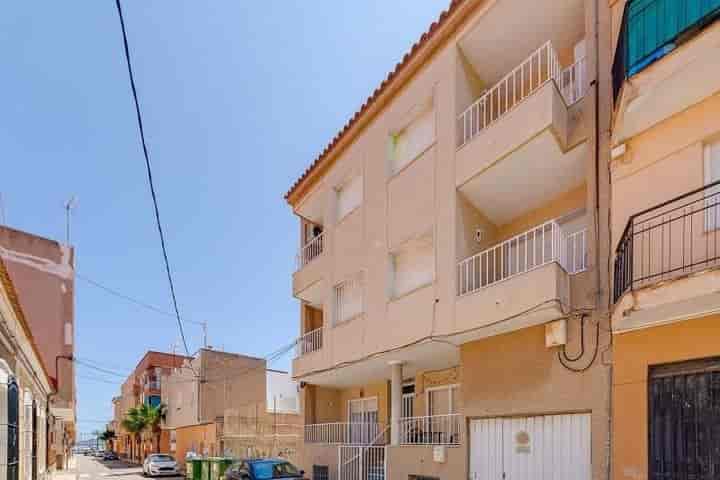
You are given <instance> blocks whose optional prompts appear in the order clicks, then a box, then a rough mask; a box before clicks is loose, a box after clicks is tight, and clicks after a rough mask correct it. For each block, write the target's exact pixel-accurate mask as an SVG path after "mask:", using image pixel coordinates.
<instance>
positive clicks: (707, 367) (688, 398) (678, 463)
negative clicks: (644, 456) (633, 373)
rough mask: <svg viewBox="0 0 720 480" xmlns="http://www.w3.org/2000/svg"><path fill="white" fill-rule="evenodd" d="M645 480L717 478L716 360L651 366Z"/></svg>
mask: <svg viewBox="0 0 720 480" xmlns="http://www.w3.org/2000/svg"><path fill="white" fill-rule="evenodd" d="M648 390H649V392H648V394H649V395H648V396H649V408H650V415H649V420H650V425H649V428H650V445H649V452H648V453H649V457H650V458H649V472H648V473H649V480H660V479H663V480H667V479H672V480H714V479H716V478H719V476H720V359H711V360H699V361H693V362H685V363H679V364H673V365H664V366H659V367H654V368H652V369H651V370H650V381H649V384H648Z"/></svg>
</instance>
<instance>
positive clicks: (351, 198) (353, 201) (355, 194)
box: [337, 175, 363, 221]
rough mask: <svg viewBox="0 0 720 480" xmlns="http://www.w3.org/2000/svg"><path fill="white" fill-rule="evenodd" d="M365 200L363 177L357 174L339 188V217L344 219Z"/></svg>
mask: <svg viewBox="0 0 720 480" xmlns="http://www.w3.org/2000/svg"><path fill="white" fill-rule="evenodd" d="M362 201H363V177H362V175H356V176H354V177H353V178H351V179H350V180H348V181H347V182H345V183H343V184H342V185H341V186H340V187H339V188H338V189H337V219H338V221H340V220H342V219H343V218H345V216H347V215H348V214H349V213H350V212H352V211H353V210H355V209H356V208H358V207H359V206H360V204H362Z"/></svg>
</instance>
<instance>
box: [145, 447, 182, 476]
mask: <svg viewBox="0 0 720 480" xmlns="http://www.w3.org/2000/svg"><path fill="white" fill-rule="evenodd" d="M179 474H180V468H179V467H178V464H177V462H176V461H175V459H174V458H173V457H171V456H170V455H167V454H164V453H153V454H152V455H148V457H147V458H146V459H145V461H144V462H143V476H145V477H155V476H159V475H179Z"/></svg>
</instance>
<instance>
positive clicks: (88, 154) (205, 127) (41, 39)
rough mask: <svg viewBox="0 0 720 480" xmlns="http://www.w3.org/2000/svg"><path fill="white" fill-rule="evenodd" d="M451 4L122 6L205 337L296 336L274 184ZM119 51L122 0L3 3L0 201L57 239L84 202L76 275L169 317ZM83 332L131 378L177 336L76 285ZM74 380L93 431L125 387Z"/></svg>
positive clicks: (292, 240) (32, 228) (89, 377)
mask: <svg viewBox="0 0 720 480" xmlns="http://www.w3.org/2000/svg"><path fill="white" fill-rule="evenodd" d="M447 3H448V0H423V1H418V0H393V1H392V2H387V1H382V0H364V1H343V2H340V1H331V0H322V1H321V0H317V1H299V0H295V1H287V0H286V1H283V0H254V1H251V0H213V1H212V2H198V1H191V0H185V1H179V0H176V1H171V0H164V1H163V0H154V1H147V0H124V1H123V7H124V14H125V20H126V23H127V28H128V35H129V40H130V46H131V53H132V55H133V63H134V64H133V67H134V70H135V79H136V82H137V85H138V92H139V96H140V102H141V108H142V110H143V115H144V122H145V128H146V134H147V139H148V145H149V150H150V155H151V159H152V162H153V166H154V175H155V179H156V188H157V191H158V196H159V201H160V210H161V215H162V217H163V223H164V227H165V231H166V236H167V241H168V248H169V255H170V261H171V264H172V267H173V270H174V278H175V283H176V288H177V294H178V300H179V304H180V310H181V314H182V315H184V316H186V317H188V318H191V319H193V320H196V321H200V320H207V321H208V322H209V325H210V326H209V333H210V343H211V344H212V345H214V346H216V347H218V348H224V349H226V350H228V351H235V352H240V353H247V354H250V355H258V356H261V355H265V354H267V353H269V352H270V351H273V350H275V349H276V348H278V347H279V346H281V345H284V344H286V343H289V342H290V341H291V340H292V339H293V338H294V337H296V336H297V333H298V328H299V322H298V307H297V302H296V301H295V300H294V299H293V298H292V296H291V291H290V281H291V273H292V270H293V267H294V255H295V252H296V247H297V232H298V228H297V220H296V219H295V217H294V216H293V215H292V214H291V211H290V209H289V207H288V206H287V205H286V204H285V202H284V200H283V199H282V195H283V193H284V192H285V191H286V190H287V188H288V187H289V186H290V185H291V183H292V182H293V181H294V180H295V178H296V177H297V176H298V175H299V174H300V173H301V172H302V171H303V170H304V168H305V167H306V166H307V165H308V164H309V163H310V162H311V161H312V160H313V159H314V158H315V156H316V154H317V152H319V151H321V150H322V149H323V148H324V147H325V145H326V144H327V142H328V140H329V139H331V138H332V137H333V136H334V135H335V133H336V132H337V131H338V130H339V129H340V127H342V125H343V124H344V123H345V122H346V121H347V119H348V118H349V117H350V116H351V115H352V114H353V113H354V112H355V111H356V109H357V108H358V107H359V106H360V105H362V103H363V102H364V101H365V99H366V98H367V96H368V94H370V93H371V92H372V91H373V90H374V89H375V87H376V86H377V85H378V84H379V83H380V81H381V80H382V79H383V78H384V76H385V75H386V74H387V72H388V71H389V70H391V69H392V68H393V66H394V65H395V63H396V62H397V61H398V60H399V59H401V58H402V55H404V53H405V52H406V51H407V49H408V48H409V47H410V46H411V45H412V43H413V42H414V41H415V40H416V39H417V38H418V37H419V36H420V34H421V33H422V32H423V31H424V30H425V29H426V28H427V27H428V25H429V24H430V22H432V21H433V20H434V19H435V18H437V16H438V14H439V13H440V11H441V10H442V9H444V8H446V6H447ZM121 47H122V45H121V35H120V29H119V24H118V19H117V14H116V10H115V2H114V1H113V0H77V1H73V2H40V1H23V2H10V3H7V4H5V5H3V7H2V14H0V57H2V59H3V60H2V63H3V66H4V68H3V74H2V76H0V105H1V106H2V107H1V108H2V111H3V114H2V115H0V162H1V165H2V169H0V171H1V172H2V175H0V193H1V194H2V198H3V203H4V209H5V213H6V219H7V223H8V224H9V225H10V226H12V227H15V228H19V229H22V230H27V231H29V232H33V233H36V234H39V235H43V236H47V237H50V238H55V239H59V240H61V239H63V238H64V213H63V208H62V205H63V202H64V201H65V200H67V198H68V197H70V195H73V194H74V195H77V197H78V207H77V209H76V211H75V215H74V218H73V223H72V226H73V231H72V236H73V240H72V243H73V244H74V245H75V246H76V248H77V271H78V273H80V274H82V275H84V276H86V277H90V278H92V279H94V280H96V281H99V282H101V283H103V284H105V285H107V286H109V287H112V288H114V289H116V290H119V291H121V292H123V293H125V294H127V295H130V296H133V297H136V298H138V299H140V300H143V301H145V302H148V303H151V304H154V305H157V306H159V307H161V308H163V309H168V310H169V309H170V308H171V304H170V298H169V292H168V286H167V282H166V278H165V274H164V270H163V263H162V257H161V251H160V248H159V242H158V238H157V232H156V230H155V226H154V223H153V221H154V219H153V215H152V210H151V201H150V196H149V192H148V186H147V181H146V176H145V170H144V163H143V158H142V152H141V150H140V145H139V143H138V135H137V128H136V123H135V117H134V110H133V104H132V99H131V96H130V89H129V83H128V78H127V72H126V70H125V64H124V58H123V56H122V50H121ZM76 324H77V329H76V335H77V355H78V356H79V357H81V358H86V359H91V360H93V361H96V362H97V363H99V364H101V365H104V366H105V367H107V368H110V369H113V370H119V371H122V372H127V371H130V370H131V369H132V368H133V367H134V365H135V364H136V362H137V361H138V360H139V358H140V357H141V356H142V354H143V353H144V352H145V351H146V350H148V349H156V350H165V351H167V350H169V349H170V345H171V344H172V343H174V342H176V341H177V339H178V332H177V328H176V326H175V324H174V321H173V319H172V318H168V317H164V316H161V315H157V314H155V313H152V312H149V311H147V310H144V309H142V308H139V307H137V306H134V305H132V304H129V303H127V302H124V301H123V300H120V299H118V298H115V297H112V296H109V295H107V294H106V293H105V292H103V291H101V290H98V289H96V288H95V287H92V286H90V285H88V284H86V283H83V282H82V281H80V280H78V281H77V287H76ZM186 330H187V335H188V339H189V343H190V346H191V349H193V350H194V349H196V348H197V347H199V346H200V344H201V340H202V338H201V332H200V328H199V327H197V326H195V325H186ZM289 365H290V362H289V358H285V359H282V360H280V361H278V362H277V363H276V364H274V365H273V366H275V367H277V368H289ZM78 375H79V378H78V389H79V402H78V403H79V407H78V418H79V420H80V422H81V423H80V426H79V430H80V431H81V432H89V431H91V430H93V429H95V428H100V427H102V425H101V424H98V423H94V422H92V421H93V420H104V419H108V418H109V416H110V415H111V405H110V398H111V397H112V396H113V395H115V394H116V392H117V388H118V386H117V385H113V384H112V383H108V382H112V381H114V380H115V379H116V377H113V376H110V375H103V374H99V373H98V372H93V371H92V370H88V369H87V368H85V367H82V366H81V367H79V368H78ZM97 378H102V379H103V380H104V381H98V380H96V379H97Z"/></svg>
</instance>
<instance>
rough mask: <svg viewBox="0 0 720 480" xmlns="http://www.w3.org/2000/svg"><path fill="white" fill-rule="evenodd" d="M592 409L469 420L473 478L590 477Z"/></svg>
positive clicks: (541, 479)
mask: <svg viewBox="0 0 720 480" xmlns="http://www.w3.org/2000/svg"><path fill="white" fill-rule="evenodd" d="M590 476H591V464H590V414H572V415H544V416H538V417H518V418H488V419H479V420H472V421H471V422H470V478H471V480H589V479H590Z"/></svg>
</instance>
